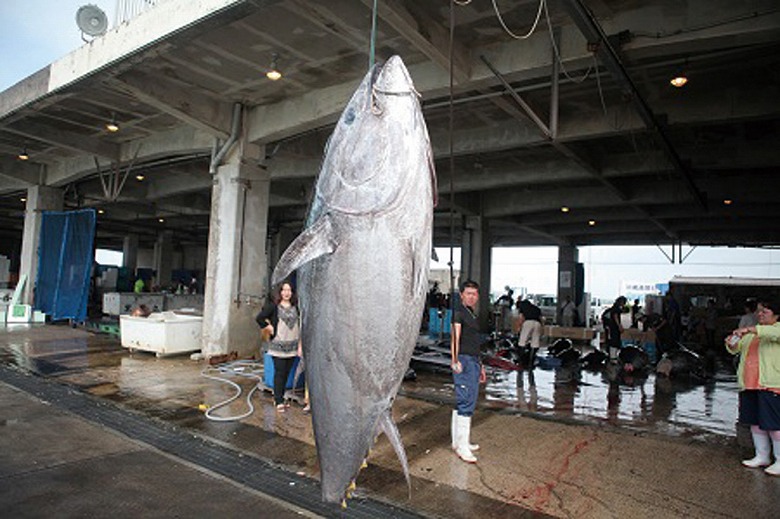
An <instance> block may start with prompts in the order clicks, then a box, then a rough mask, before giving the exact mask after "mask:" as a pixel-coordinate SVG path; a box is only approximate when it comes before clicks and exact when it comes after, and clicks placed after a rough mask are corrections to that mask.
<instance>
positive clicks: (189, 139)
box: [46, 126, 214, 186]
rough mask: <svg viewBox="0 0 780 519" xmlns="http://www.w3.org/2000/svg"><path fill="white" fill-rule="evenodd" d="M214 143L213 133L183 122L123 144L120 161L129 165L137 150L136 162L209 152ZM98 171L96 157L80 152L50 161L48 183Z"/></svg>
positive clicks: (52, 183) (73, 178) (68, 180)
mask: <svg viewBox="0 0 780 519" xmlns="http://www.w3.org/2000/svg"><path fill="white" fill-rule="evenodd" d="M213 145H214V137H213V136H212V135H209V134H207V133H204V132H202V131H200V130H197V129H195V128H193V127H189V126H180V127H177V128H174V129H173V130H170V131H167V132H161V133H158V134H155V135H153V136H150V137H146V138H143V139H139V140H137V141H133V142H129V143H126V144H123V145H122V147H121V150H120V153H119V155H120V161H121V163H122V164H123V165H126V164H127V163H128V162H129V161H131V160H132V159H133V157H134V156H135V153H136V151H138V157H137V159H136V164H142V163H144V162H148V161H150V160H153V159H156V158H159V157H164V156H172V155H173V156H176V155H188V154H195V153H206V152H209V151H210V150H211V148H212V146H213ZM93 173H96V171H95V161H94V159H93V158H92V157H91V156H87V155H84V156H80V157H76V158H73V159H69V160H64V161H61V162H58V163H56V164H53V165H51V166H50V167H49V168H48V170H47V176H46V183H47V184H48V185H53V186H57V185H63V184H67V183H68V182H73V181H75V180H79V179H81V178H84V177H85V176H87V175H91V174H93Z"/></svg>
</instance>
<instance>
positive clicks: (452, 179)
mask: <svg viewBox="0 0 780 519" xmlns="http://www.w3.org/2000/svg"><path fill="white" fill-rule="evenodd" d="M455 4H458V5H465V4H462V3H458V0H452V1H451V2H450V49H449V60H450V71H449V72H450V111H449V131H448V134H449V136H448V140H449V142H448V146H449V153H450V157H449V166H450V262H449V266H450V309H451V310H452V311H453V312H455V306H454V305H455V151H454V146H453V139H452V133H453V132H454V127H455V99H454V93H453V87H454V77H453V76H454V71H453V68H454V66H453V62H454V57H453V52H454V50H453V49H454V47H455ZM461 246H462V244H461Z"/></svg>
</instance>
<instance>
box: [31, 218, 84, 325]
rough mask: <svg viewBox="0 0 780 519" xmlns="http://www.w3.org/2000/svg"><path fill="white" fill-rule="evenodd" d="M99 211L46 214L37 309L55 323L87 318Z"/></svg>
mask: <svg viewBox="0 0 780 519" xmlns="http://www.w3.org/2000/svg"><path fill="white" fill-rule="evenodd" d="M94 236H95V211H94V210H93V209H83V210H79V211H65V212H59V211H44V212H43V213H42V218H41V235H40V245H39V247H38V275H37V278H36V280H35V309H36V310H42V311H43V312H45V313H46V314H47V315H49V316H51V318H52V319H53V320H55V321H56V320H61V319H73V320H75V321H84V320H85V319H86V318H87V298H88V297H89V281H90V272H91V269H92V261H93V257H94V250H93V248H92V246H93V241H94Z"/></svg>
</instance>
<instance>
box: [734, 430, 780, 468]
mask: <svg viewBox="0 0 780 519" xmlns="http://www.w3.org/2000/svg"><path fill="white" fill-rule="evenodd" d="M750 434H751V435H752V436H753V447H755V449H756V455H755V456H753V457H752V458H750V459H749V460H742V464H743V465H744V466H746V467H749V468H751V469H756V468H758V467H766V466H767V465H769V463H771V461H772V460H771V459H770V458H769V453H770V449H771V447H770V440H769V433H768V432H766V431H759V432H756V431H754V430H753V428H752V427H751V431H750ZM775 465H777V463H775ZM777 468H778V470H780V466H778V467H777Z"/></svg>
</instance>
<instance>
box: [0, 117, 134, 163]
mask: <svg viewBox="0 0 780 519" xmlns="http://www.w3.org/2000/svg"><path fill="white" fill-rule="evenodd" d="M3 130H5V131H8V132H11V133H15V134H17V135H22V136H24V137H27V138H28V139H32V140H35V141H40V142H45V143H47V144H51V145H53V146H62V147H63V148H68V149H70V150H73V151H76V152H79V153H89V154H91V155H97V156H99V157H104V158H107V159H111V160H116V158H117V157H118V156H119V146H118V145H117V144H113V143H111V142H106V141H102V140H100V139H99V138H98V137H96V136H86V135H83V134H79V133H74V132H69V131H66V130H62V129H61V128H55V127H53V126H50V125H47V124H40V123H36V122H33V121H30V120H25V121H24V125H23V127H21V128H20V127H15V126H13V125H7V126H5V127H3Z"/></svg>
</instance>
